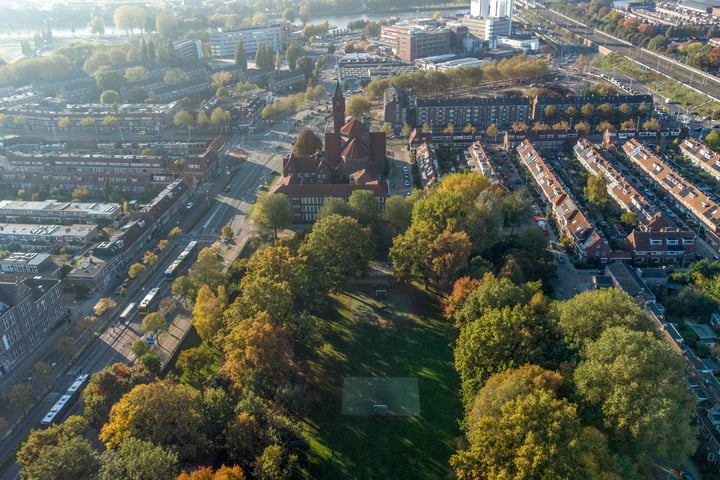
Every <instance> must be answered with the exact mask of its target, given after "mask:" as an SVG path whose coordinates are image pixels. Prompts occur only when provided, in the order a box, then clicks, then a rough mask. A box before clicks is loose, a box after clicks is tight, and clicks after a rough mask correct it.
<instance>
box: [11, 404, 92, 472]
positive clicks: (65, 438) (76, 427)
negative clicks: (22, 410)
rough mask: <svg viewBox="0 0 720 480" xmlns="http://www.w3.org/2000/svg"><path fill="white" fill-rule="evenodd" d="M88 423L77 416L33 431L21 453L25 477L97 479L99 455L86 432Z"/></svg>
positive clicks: (18, 460)
mask: <svg viewBox="0 0 720 480" xmlns="http://www.w3.org/2000/svg"><path fill="white" fill-rule="evenodd" d="M86 427H87V422H86V421H85V420H84V419H83V418H82V417H77V416H73V417H70V418H68V419H67V420H66V421H65V422H64V423H63V424H61V425H53V426H51V427H50V428H48V429H47V430H33V431H32V432H30V436H29V437H28V439H27V440H26V441H25V442H24V443H23V444H22V445H21V447H20V450H18V453H17V457H16V458H17V462H18V463H19V464H20V466H21V467H22V470H21V472H20V476H21V477H22V478H23V479H24V480H41V479H42V480H67V479H69V478H88V479H92V478H96V477H97V473H98V458H97V454H96V453H95V450H93V448H92V445H91V444H90V441H89V440H87V439H85V438H83V436H82V434H83V431H84V430H85V428H86Z"/></svg>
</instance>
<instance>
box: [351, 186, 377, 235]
mask: <svg viewBox="0 0 720 480" xmlns="http://www.w3.org/2000/svg"><path fill="white" fill-rule="evenodd" d="M348 207H349V208H350V211H351V215H352V216H353V218H355V220H357V221H358V223H359V224H360V225H362V226H363V227H367V226H372V225H375V224H377V222H378V220H379V217H380V211H379V205H378V201H377V198H375V194H374V193H373V192H371V191H370V190H355V191H353V192H352V193H351V194H350V197H349V198H348Z"/></svg>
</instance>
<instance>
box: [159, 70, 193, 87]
mask: <svg viewBox="0 0 720 480" xmlns="http://www.w3.org/2000/svg"><path fill="white" fill-rule="evenodd" d="M188 80H190V77H188V75H187V73H185V72H184V71H183V70H182V69H180V68H170V69H168V70H167V71H166V72H165V75H163V83H164V84H165V85H168V86H172V85H180V84H181V83H185V82H187V81H188Z"/></svg>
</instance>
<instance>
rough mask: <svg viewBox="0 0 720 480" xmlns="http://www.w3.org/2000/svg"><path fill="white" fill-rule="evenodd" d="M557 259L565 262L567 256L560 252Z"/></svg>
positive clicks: (559, 261)
mask: <svg viewBox="0 0 720 480" xmlns="http://www.w3.org/2000/svg"><path fill="white" fill-rule="evenodd" d="M557 261H558V263H565V257H564V256H563V254H562V253H558V256H557Z"/></svg>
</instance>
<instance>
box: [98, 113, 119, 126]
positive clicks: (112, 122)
mask: <svg viewBox="0 0 720 480" xmlns="http://www.w3.org/2000/svg"><path fill="white" fill-rule="evenodd" d="M117 123H118V119H117V117H116V116H115V115H105V116H104V117H103V119H102V124H103V126H105V127H115V126H117Z"/></svg>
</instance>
